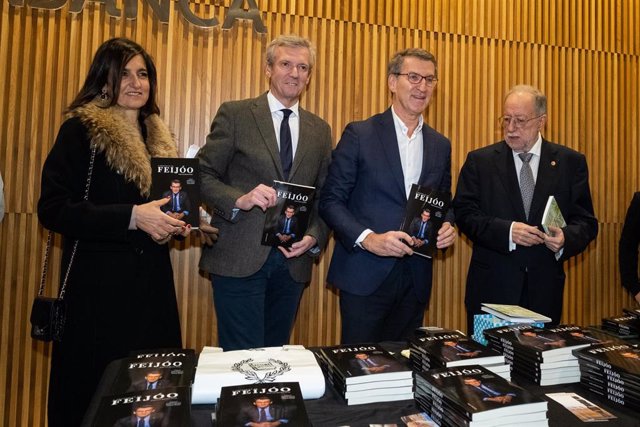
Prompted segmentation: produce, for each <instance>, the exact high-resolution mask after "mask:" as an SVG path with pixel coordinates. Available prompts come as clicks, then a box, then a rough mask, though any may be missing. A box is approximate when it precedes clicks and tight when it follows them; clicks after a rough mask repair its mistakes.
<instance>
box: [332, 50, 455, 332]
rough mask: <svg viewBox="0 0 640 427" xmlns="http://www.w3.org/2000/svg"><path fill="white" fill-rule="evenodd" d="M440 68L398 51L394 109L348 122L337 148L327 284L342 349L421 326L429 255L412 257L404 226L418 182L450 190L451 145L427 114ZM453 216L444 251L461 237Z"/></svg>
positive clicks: (442, 241) (391, 81)
mask: <svg viewBox="0 0 640 427" xmlns="http://www.w3.org/2000/svg"><path fill="white" fill-rule="evenodd" d="M436 72H437V68H436V60H435V58H434V57H433V55H432V54H430V53H429V52H427V51H425V50H423V49H406V50H403V51H400V52H398V53H396V54H395V55H394V56H393V58H392V59H391V61H390V62H389V65H388V67H387V84H388V87H389V90H390V91H391V93H392V104H391V108H389V109H388V110H387V111H385V112H384V113H381V114H376V115H374V116H373V117H370V118H369V119H367V120H365V121H361V122H353V123H350V124H348V125H347V127H346V128H345V130H344V132H343V134H342V137H341V139H340V143H339V144H338V146H337V148H336V150H335V151H334V152H333V160H332V163H331V165H330V166H329V173H328V175H327V180H326V182H325V185H324V187H323V189H322V191H321V192H320V214H321V216H322V217H323V218H324V220H325V221H326V223H327V224H328V225H329V226H330V227H331V228H333V230H334V232H335V237H336V239H337V240H338V244H337V245H336V246H335V249H334V252H333V258H332V260H331V265H330V267H329V272H328V276H327V281H328V282H329V283H330V284H332V285H333V286H335V287H336V288H338V289H340V313H341V316H342V342H343V343H358V342H380V341H385V340H402V339H406V338H408V337H409V336H410V335H411V333H412V332H413V330H414V328H416V327H418V326H420V325H421V324H422V319H423V316H424V310H425V307H426V306H427V304H428V302H429V296H430V293H431V259H428V258H423V257H420V256H411V255H413V251H412V247H411V245H412V239H411V236H410V235H409V234H407V233H405V232H402V231H398V230H399V229H400V226H401V224H402V220H403V218H404V215H405V209H406V204H407V197H408V195H409V192H410V189H411V185H412V184H416V183H417V184H420V185H423V186H425V187H428V188H432V189H435V190H438V191H441V192H444V193H449V194H450V191H451V188H450V187H451V144H450V142H449V140H448V139H447V138H445V137H444V136H443V135H441V134H439V133H438V132H436V131H435V130H434V129H432V128H431V127H429V126H428V125H427V124H426V123H424V121H423V117H422V114H423V112H424V111H425V109H426V108H427V105H428V104H429V100H430V99H431V95H432V94H433V91H434V89H435V85H436V82H437V73H436ZM447 220H448V221H449V222H445V223H444V225H443V226H442V227H441V228H440V229H439V230H438V232H437V247H438V248H445V247H447V246H451V245H452V244H453V242H454V241H455V238H456V231H455V229H454V228H453V226H452V222H453V218H452V217H451V216H448V217H447Z"/></svg>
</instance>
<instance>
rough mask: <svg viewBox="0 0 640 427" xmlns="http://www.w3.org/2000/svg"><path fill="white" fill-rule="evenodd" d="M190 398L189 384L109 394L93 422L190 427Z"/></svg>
mask: <svg viewBox="0 0 640 427" xmlns="http://www.w3.org/2000/svg"><path fill="white" fill-rule="evenodd" d="M190 398H191V396H190V393H189V387H165V388H162V389H158V390H144V391H136V392H131V393H122V394H118V395H113V396H107V397H104V398H102V400H101V402H100V407H99V408H98V412H97V414H96V417H95V420H94V423H93V426H94V427H114V426H118V427H119V426H144V425H150V426H162V427H164V426H171V427H174V426H175V427H189V426H191V403H190V400H191V399H190ZM145 420H146V421H147V422H148V424H145ZM141 422H142V424H141Z"/></svg>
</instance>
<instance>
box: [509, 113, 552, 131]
mask: <svg viewBox="0 0 640 427" xmlns="http://www.w3.org/2000/svg"><path fill="white" fill-rule="evenodd" d="M542 116H544V114H540V115H539V116H535V117H531V118H530V119H523V118H522V117H511V116H502V117H499V118H498V123H500V125H502V127H505V128H506V127H509V125H510V124H513V127H514V128H516V129H522V128H523V127H525V126H526V124H527V123H529V122H530V121H531V120H535V119H539V118H540V117H542Z"/></svg>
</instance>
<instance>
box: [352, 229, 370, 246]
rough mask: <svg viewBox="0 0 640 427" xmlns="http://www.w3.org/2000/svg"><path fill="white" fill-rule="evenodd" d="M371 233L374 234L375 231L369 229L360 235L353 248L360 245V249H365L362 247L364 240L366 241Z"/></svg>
mask: <svg viewBox="0 0 640 427" xmlns="http://www.w3.org/2000/svg"><path fill="white" fill-rule="evenodd" d="M371 233H373V230H371V229H369V228H367V229H366V230H364V231H363V232H362V233H360V235H359V236H358V238H357V239H356V243H355V245H353V246H356V245H358V246H359V247H360V249H364V247H363V246H362V241H363V240H364V239H366V237H367V236H368V235H369V234H371ZM364 250H365V251H366V249H364Z"/></svg>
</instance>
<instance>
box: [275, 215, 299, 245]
mask: <svg viewBox="0 0 640 427" xmlns="http://www.w3.org/2000/svg"><path fill="white" fill-rule="evenodd" d="M286 219H287V217H286V216H285V215H280V218H279V219H278V229H277V230H276V235H278V234H289V235H291V237H292V238H293V239H295V240H299V236H298V218H296V217H295V215H294V216H292V217H291V222H290V223H289V232H288V233H285V232H284V223H285V220H286Z"/></svg>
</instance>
